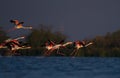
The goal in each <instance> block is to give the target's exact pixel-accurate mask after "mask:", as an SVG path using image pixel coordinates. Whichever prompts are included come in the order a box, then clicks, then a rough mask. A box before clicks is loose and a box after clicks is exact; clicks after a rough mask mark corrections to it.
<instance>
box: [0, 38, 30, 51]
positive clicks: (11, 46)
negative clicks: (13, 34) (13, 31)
mask: <svg viewBox="0 0 120 78" xmlns="http://www.w3.org/2000/svg"><path fill="white" fill-rule="evenodd" d="M23 38H25V37H18V38H15V39H7V40H5V41H4V42H3V43H2V44H1V45H0V48H7V49H8V50H10V51H11V52H12V53H15V51H16V50H19V49H29V48H31V47H26V46H22V45H21V44H20V43H19V41H18V40H19V39H23Z"/></svg>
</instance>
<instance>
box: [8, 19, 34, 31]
mask: <svg viewBox="0 0 120 78" xmlns="http://www.w3.org/2000/svg"><path fill="white" fill-rule="evenodd" d="M10 22H11V23H13V24H15V26H14V28H13V29H11V30H15V29H21V28H22V29H32V27H30V26H29V27H25V26H23V23H24V22H19V21H18V20H10ZM9 31H10V30H9Z"/></svg>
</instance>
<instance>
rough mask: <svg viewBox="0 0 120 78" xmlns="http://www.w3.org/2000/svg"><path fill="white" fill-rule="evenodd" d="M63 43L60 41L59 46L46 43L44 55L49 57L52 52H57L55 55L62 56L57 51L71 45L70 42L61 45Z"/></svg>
mask: <svg viewBox="0 0 120 78" xmlns="http://www.w3.org/2000/svg"><path fill="white" fill-rule="evenodd" d="M63 42H64V41H63V40H62V41H61V42H60V43H59V44H55V43H53V42H52V41H50V44H49V45H48V43H47V45H46V49H47V52H45V54H44V55H50V54H51V53H52V52H53V51H54V50H57V54H61V55H64V54H63V53H60V52H59V49H60V48H61V47H65V46H67V45H69V44H72V42H66V43H64V44H62V43H63Z"/></svg>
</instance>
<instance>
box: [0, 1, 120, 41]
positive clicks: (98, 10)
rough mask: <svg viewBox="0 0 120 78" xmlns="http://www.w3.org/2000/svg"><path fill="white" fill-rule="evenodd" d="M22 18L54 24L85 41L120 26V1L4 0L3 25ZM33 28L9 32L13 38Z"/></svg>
mask: <svg viewBox="0 0 120 78" xmlns="http://www.w3.org/2000/svg"><path fill="white" fill-rule="evenodd" d="M11 19H18V20H20V21H24V22H25V23H24V25H30V26H33V28H37V27H38V25H39V24H45V25H52V26H53V28H55V30H56V31H62V33H63V34H65V35H67V36H68V39H69V40H82V39H86V38H94V37H95V36H98V35H105V34H106V33H107V32H114V31H117V30H119V29H120V0H0V26H1V27H3V28H4V30H6V31H8V30H9V29H11V28H12V27H13V26H14V25H13V24H11V23H10V22H9V21H10V20H11ZM27 32H30V30H15V31H11V32H8V34H9V35H10V36H11V37H16V36H18V35H27Z"/></svg>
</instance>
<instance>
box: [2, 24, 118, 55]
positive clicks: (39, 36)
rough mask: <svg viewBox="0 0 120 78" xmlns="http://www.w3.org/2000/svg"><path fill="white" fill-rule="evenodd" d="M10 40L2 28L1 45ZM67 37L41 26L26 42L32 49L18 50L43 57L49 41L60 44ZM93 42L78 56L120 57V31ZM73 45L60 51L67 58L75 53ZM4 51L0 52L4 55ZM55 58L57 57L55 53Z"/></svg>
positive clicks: (96, 38) (33, 31) (99, 37)
mask: <svg viewBox="0 0 120 78" xmlns="http://www.w3.org/2000/svg"><path fill="white" fill-rule="evenodd" d="M7 38H9V37H8V36H7V34H6V33H5V32H4V31H3V30H2V28H0V43H2V42H3V41H4V40H5V39H7ZM67 38H68V37H67V36H66V35H64V34H63V33H61V32H60V31H55V30H53V28H52V27H51V26H46V25H43V24H41V25H40V26H39V27H38V28H37V29H33V30H32V32H31V33H30V34H29V35H28V36H27V38H26V41H27V43H28V44H29V45H30V46H31V47H32V48H31V49H28V50H18V51H17V52H18V53H20V54H21V55H25V56H41V55H42V54H43V53H44V52H45V47H44V44H45V42H46V41H47V40H52V41H55V42H56V43H57V42H60V41H61V40H65V41H67ZM87 41H92V42H93V45H91V46H89V47H87V48H81V49H80V50H79V52H78V54H77V56H98V57H110V56H111V57H119V56H120V30H118V31H116V32H113V33H109V32H108V33H107V34H106V35H105V36H96V37H95V38H93V39H88V40H87ZM73 50H74V48H73V45H69V46H67V48H64V49H62V48H61V49H60V51H61V52H63V53H64V54H65V55H66V56H69V55H70V53H71V52H73ZM3 51H4V50H3V49H2V50H0V52H1V53H3ZM52 55H54V56H57V54H56V53H55V52H53V54H52Z"/></svg>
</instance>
